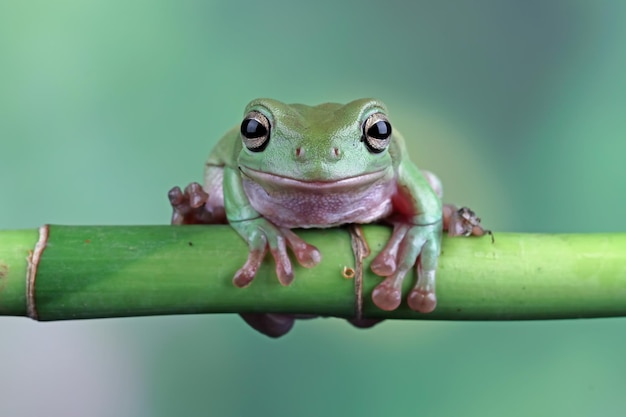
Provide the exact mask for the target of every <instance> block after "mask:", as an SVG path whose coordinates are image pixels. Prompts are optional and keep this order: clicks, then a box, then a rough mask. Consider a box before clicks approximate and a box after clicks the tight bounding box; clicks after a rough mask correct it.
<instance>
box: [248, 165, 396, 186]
mask: <svg viewBox="0 0 626 417" xmlns="http://www.w3.org/2000/svg"><path fill="white" fill-rule="evenodd" d="M239 169H240V170H241V173H242V174H243V176H244V177H247V178H248V179H249V180H251V181H254V182H256V183H257V184H260V185H261V186H262V187H263V188H265V189H283V190H286V189H298V190H306V191H313V192H315V191H317V192H320V191H321V192H324V193H327V192H333V191H342V190H352V189H358V188H361V187H367V186H370V185H372V184H374V183H376V182H379V181H381V180H383V181H384V180H385V179H389V178H390V175H392V170H391V169H389V168H383V169H381V170H378V171H373V172H368V173H366V174H360V175H354V176H351V177H344V178H337V179H329V180H327V179H324V180H320V179H313V180H303V179H298V178H293V177H287V176H285V175H280V174H272V173H270V172H261V171H257V170H255V169H252V168H247V167H243V166H241V167H239Z"/></svg>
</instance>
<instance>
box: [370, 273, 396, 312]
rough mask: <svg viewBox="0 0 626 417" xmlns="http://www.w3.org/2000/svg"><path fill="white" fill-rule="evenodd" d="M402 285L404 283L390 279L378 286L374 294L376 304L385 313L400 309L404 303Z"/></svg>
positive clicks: (373, 298) (373, 299)
mask: <svg viewBox="0 0 626 417" xmlns="http://www.w3.org/2000/svg"><path fill="white" fill-rule="evenodd" d="M401 283H402V281H398V280H396V279H394V278H392V277H388V278H386V279H385V280H384V281H383V282H381V283H380V284H378V285H377V286H376V288H374V291H373V292H372V301H374V304H376V306H377V307H378V308H380V309H381V310H385V311H393V310H395V309H396V308H398V307H399V306H400V303H401V302H402V289H401Z"/></svg>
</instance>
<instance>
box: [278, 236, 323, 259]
mask: <svg viewBox="0 0 626 417" xmlns="http://www.w3.org/2000/svg"><path fill="white" fill-rule="evenodd" d="M280 231H281V233H282V234H283V236H284V237H285V239H286V240H287V245H288V246H289V248H291V250H292V252H293V254H294V255H295V256H296V259H297V260H298V263H299V264H300V265H302V266H303V267H305V268H313V267H314V266H315V265H317V264H318V263H319V262H320V261H321V260H322V255H321V254H320V251H319V250H318V249H317V248H316V247H315V246H313V245H309V244H308V243H306V242H305V241H304V240H302V239H300V238H299V237H298V235H296V234H295V233H294V232H292V231H291V230H289V229H287V228H281V229H280Z"/></svg>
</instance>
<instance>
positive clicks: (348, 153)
mask: <svg viewBox="0 0 626 417" xmlns="http://www.w3.org/2000/svg"><path fill="white" fill-rule="evenodd" d="M170 201H171V203H172V206H173V207H174V214H173V217H172V223H173V224H191V223H226V222H227V223H229V224H230V225H231V226H232V227H233V228H234V229H235V230H236V231H237V232H238V233H239V235H240V236H241V237H242V238H243V239H244V240H245V241H246V242H247V244H248V247H249V249H250V252H249V255H248V260H247V261H246V263H245V264H244V265H243V267H242V268H241V269H240V270H239V271H237V273H236V274H235V276H234V279H233V282H234V284H235V285H236V286H238V287H245V286H247V285H249V284H250V283H251V282H252V280H253V279H254V276H255V274H256V271H257V269H258V268H259V266H260V264H261V262H262V260H263V258H264V257H265V255H266V254H267V252H268V251H269V252H270V253H271V254H272V256H273V258H274V260H275V262H276V274H277V276H278V280H279V281H280V283H281V284H283V285H289V284H290V283H291V282H292V281H293V279H294V273H293V268H292V265H291V262H290V260H289V256H288V254H287V247H289V248H290V249H291V251H292V252H293V253H294V255H295V257H296V259H297V260H298V262H299V263H300V264H301V265H302V266H304V267H307V268H310V267H313V266H315V265H316V264H317V263H318V262H319V261H320V259H321V254H320V253H319V251H318V250H317V249H316V248H315V247H313V246H311V245H309V244H307V243H306V242H305V241H303V240H302V239H300V238H299V237H298V236H297V235H296V234H295V233H293V232H292V231H291V230H290V229H292V228H326V227H334V226H339V225H343V224H348V223H357V224H362V223H371V222H376V221H385V222H387V223H390V224H392V225H393V234H392V236H391V238H390V239H389V242H388V243H387V245H386V247H385V248H384V249H383V250H382V251H381V252H380V253H379V254H378V255H377V256H376V257H375V259H374V260H373V261H372V264H371V268H372V271H373V272H374V273H376V274H377V275H380V276H381V277H384V278H385V279H384V280H383V281H382V282H381V283H380V284H379V285H378V286H377V287H376V288H375V290H374V291H373V293H372V299H373V301H374V303H375V304H376V305H377V306H378V307H379V308H381V309H383V310H394V309H396V308H397V307H398V306H399V305H400V303H401V286H402V282H403V281H404V279H405V277H406V276H407V273H408V272H409V271H412V270H413V269H414V268H415V269H417V281H416V283H415V285H414V287H413V289H412V290H411V292H410V293H409V295H408V299H407V301H408V305H409V307H410V308H411V309H413V310H415V311H418V312H421V313H429V312H431V311H433V310H434V309H435V306H436V303H437V301H436V296H435V272H436V270H437V259H438V257H439V253H440V248H441V235H442V230H443V227H444V225H445V226H446V228H447V229H448V230H450V231H452V233H453V234H471V232H472V230H473V229H472V226H473V225H470V226H469V231H468V227H466V226H465V225H466V223H462V222H459V221H458V219H459V216H457V215H456V210H454V208H453V207H452V206H445V207H444V206H442V203H441V183H440V181H439V180H438V179H437V177H435V176H434V175H433V174H431V173H429V172H427V171H420V170H419V169H418V168H417V167H416V166H415V164H413V163H412V162H411V161H410V160H409V157H408V154H407V150H406V147H405V143H404V139H403V138H402V136H401V135H400V134H399V133H398V132H397V130H395V129H393V128H392V126H391V124H390V122H389V119H388V117H387V109H386V108H385V105H384V104H383V103H381V102H380V101H378V100H374V99H359V100H355V101H352V102H350V103H348V104H345V105H342V104H336V103H326V104H320V105H318V106H306V105H302V104H289V105H288V104H284V103H281V102H279V101H276V100H271V99H256V100H253V101H251V102H250V103H249V104H248V105H247V106H246V109H245V111H244V119H243V122H242V123H241V126H237V127H236V128H233V129H232V130H230V131H229V132H227V133H226V135H225V136H224V137H223V138H222V139H221V140H220V142H219V143H218V144H217V146H216V147H215V148H214V150H213V151H212V152H211V154H210V155H209V158H208V160H207V162H206V170H205V178H204V187H200V185H198V184H195V183H193V184H190V185H189V186H188V187H187V188H186V189H185V192H184V193H183V192H181V191H180V189H179V188H178V187H175V188H174V189H172V190H171V191H170ZM450 225H453V227H449V226H450ZM475 229H476V230H475V231H474V234H482V233H481V232H482V229H481V228H480V227H478V228H475ZM274 317H278V316H276V315H274ZM277 319H278V320H279V321H280V318H277ZM291 324H292V323H291ZM288 327H291V325H289V326H288Z"/></svg>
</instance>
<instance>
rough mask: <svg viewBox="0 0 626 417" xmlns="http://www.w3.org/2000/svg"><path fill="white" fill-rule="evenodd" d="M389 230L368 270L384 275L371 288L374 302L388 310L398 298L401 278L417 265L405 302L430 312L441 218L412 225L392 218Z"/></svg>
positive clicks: (433, 298)
mask: <svg viewBox="0 0 626 417" xmlns="http://www.w3.org/2000/svg"><path fill="white" fill-rule="evenodd" d="M392 223H393V226H394V228H393V233H392V235H391V238H390V239H389V242H387V245H386V246H385V248H384V249H383V250H382V251H381V252H380V253H379V254H378V256H376V258H375V259H374V261H372V265H371V268H372V271H373V272H374V273H375V274H377V275H380V276H383V277H386V278H385V280H384V281H383V282H381V283H380V284H379V285H378V286H377V287H376V288H375V289H374V291H373V292H372V300H373V301H374V304H376V306H378V307H379V308H380V309H382V310H386V311H392V310H395V309H396V308H398V306H399V305H400V303H401V302H402V282H403V281H404V279H405V277H406V275H407V273H408V272H409V271H411V270H412V269H413V267H414V266H417V282H416V283H415V286H414V287H413V289H412V290H411V293H410V294H409V297H408V299H407V302H408V304H409V307H410V308H411V309H412V310H415V311H419V312H420V313H430V312H431V311H433V310H434V309H435V307H436V306H437V297H436V295H435V273H436V271H437V260H438V258H439V253H440V245H441V230H442V223H441V221H435V222H433V223H431V224H422V225H414V224H409V223H406V222H403V221H392Z"/></svg>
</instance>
